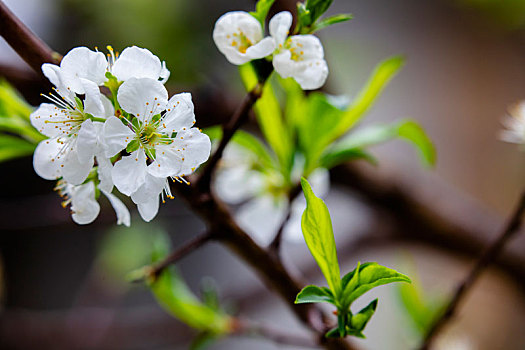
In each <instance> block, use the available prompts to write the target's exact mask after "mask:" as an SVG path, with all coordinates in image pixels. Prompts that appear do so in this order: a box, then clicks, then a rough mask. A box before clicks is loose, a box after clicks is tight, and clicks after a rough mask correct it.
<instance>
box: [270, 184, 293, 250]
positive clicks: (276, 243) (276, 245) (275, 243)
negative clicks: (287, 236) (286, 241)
mask: <svg viewBox="0 0 525 350" xmlns="http://www.w3.org/2000/svg"><path fill="white" fill-rule="evenodd" d="M299 193H301V185H300V184H298V185H296V186H295V187H294V188H293V189H292V190H291V191H290V193H289V194H288V202H287V208H286V216H285V217H284V219H283V221H282V222H281V225H280V226H279V229H278V230H277V233H276V234H275V237H274V238H273V240H272V242H271V243H270V245H269V246H268V250H269V251H270V252H271V253H272V254H274V255H275V256H279V249H280V247H281V241H282V236H283V233H284V228H285V227H286V224H287V223H288V221H289V220H290V216H291V215H292V202H293V201H294V199H295V198H297V196H298V195H299Z"/></svg>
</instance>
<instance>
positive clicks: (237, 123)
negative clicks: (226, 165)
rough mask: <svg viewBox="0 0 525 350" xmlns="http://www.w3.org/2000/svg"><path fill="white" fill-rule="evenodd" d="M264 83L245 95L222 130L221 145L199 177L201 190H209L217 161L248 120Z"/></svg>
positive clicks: (198, 184) (198, 183)
mask: <svg viewBox="0 0 525 350" xmlns="http://www.w3.org/2000/svg"><path fill="white" fill-rule="evenodd" d="M263 85H264V82H260V83H258V84H257V85H255V87H254V88H253V89H252V90H251V91H250V92H248V94H246V97H244V100H243V101H242V103H241V105H240V106H239V107H238V108H237V110H236V111H235V113H234V114H233V116H232V118H231V120H230V121H229V122H228V124H226V125H225V126H224V128H223V130H222V139H221V141H220V143H219V146H218V147H217V150H216V151H215V153H214V154H213V155H212V156H211V158H210V159H209V160H208V162H207V163H206V166H205V167H204V169H203V170H202V172H201V174H200V177H199V178H198V179H197V186H199V187H200V189H201V192H209V190H210V183H211V175H212V174H213V170H214V169H215V167H216V166H217V163H218V162H219V160H220V159H221V157H222V153H223V152H224V149H225V148H226V146H227V145H228V143H229V142H230V140H231V138H232V137H233V135H234V134H235V132H236V131H237V130H238V129H239V128H240V127H241V125H243V124H244V123H245V122H246V121H247V120H248V116H249V112H250V110H251V109H252V107H253V105H254V104H255V102H257V100H258V99H259V97H261V94H262V86H263Z"/></svg>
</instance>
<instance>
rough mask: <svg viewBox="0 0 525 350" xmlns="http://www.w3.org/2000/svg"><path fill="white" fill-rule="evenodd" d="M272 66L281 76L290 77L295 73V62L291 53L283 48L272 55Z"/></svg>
mask: <svg viewBox="0 0 525 350" xmlns="http://www.w3.org/2000/svg"><path fill="white" fill-rule="evenodd" d="M272 62H273V68H275V71H276V72H277V73H279V75H280V76H281V77H283V78H290V77H292V76H293V75H294V74H295V70H296V64H297V62H295V61H293V60H292V53H291V52H290V51H288V50H285V51H283V52H281V53H279V54H277V55H274V56H273V61H272Z"/></svg>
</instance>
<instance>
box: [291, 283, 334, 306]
mask: <svg viewBox="0 0 525 350" xmlns="http://www.w3.org/2000/svg"><path fill="white" fill-rule="evenodd" d="M295 303H296V304H304V303H331V304H334V303H335V301H334V296H333V294H332V292H331V291H330V290H329V289H328V288H322V287H318V286H314V285H310V286H306V287H304V288H303V289H302V290H301V291H300V292H299V294H297V297H296V299H295Z"/></svg>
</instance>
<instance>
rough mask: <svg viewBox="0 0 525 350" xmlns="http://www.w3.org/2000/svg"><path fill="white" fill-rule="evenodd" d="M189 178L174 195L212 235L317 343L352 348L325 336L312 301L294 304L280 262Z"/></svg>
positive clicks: (291, 284)
mask: <svg viewBox="0 0 525 350" xmlns="http://www.w3.org/2000/svg"><path fill="white" fill-rule="evenodd" d="M193 183H194V181H192V185H191V186H185V185H180V184H178V185H176V187H175V190H176V192H177V195H178V196H179V197H181V198H183V199H184V200H186V201H187V202H188V204H189V205H190V206H191V208H192V209H193V210H194V212H195V213H197V214H198V215H200V216H201V217H202V218H203V219H204V220H205V221H206V222H207V223H208V226H209V230H210V231H212V232H214V235H213V239H215V240H217V241H219V242H221V243H222V244H224V245H226V246H227V247H228V248H229V249H230V250H231V251H233V252H234V253H235V254H237V255H238V256H239V257H240V258H241V259H242V260H243V261H245V262H246V263H247V264H248V265H249V266H251V267H252V268H253V269H254V270H255V271H256V272H257V273H258V275H259V276H260V277H261V279H262V280H263V281H264V282H265V284H266V285H267V286H268V287H270V288H271V289H273V290H274V291H275V292H276V293H277V294H278V295H279V296H281V298H282V299H283V300H284V301H285V302H286V303H287V305H288V306H289V307H290V309H291V311H292V312H293V313H294V314H295V315H296V316H297V317H298V318H299V319H300V320H301V321H302V322H303V323H304V324H305V325H307V326H309V327H310V328H311V329H312V330H313V331H315V332H316V333H317V334H318V335H319V344H320V345H322V346H324V347H325V348H326V349H331V350H336V349H352V347H350V345H348V343H346V342H345V341H344V340H341V339H326V338H324V333H325V332H326V331H327V329H328V328H330V326H331V324H328V322H327V320H326V317H325V315H323V313H322V312H321V311H320V309H318V308H317V307H315V306H313V305H306V304H304V305H294V300H295V297H296V295H297V293H299V291H300V290H301V286H300V285H299V284H298V283H297V282H296V281H295V280H294V279H293V278H292V277H291V276H290V274H289V273H288V272H287V271H286V269H285V267H284V266H283V264H282V263H281V262H280V261H279V260H278V259H275V258H274V257H273V255H271V254H270V253H268V252H267V251H266V250H264V249H263V248H261V247H260V246H259V245H257V244H256V243H255V242H254V241H253V240H252V238H251V237H250V236H249V235H248V234H246V233H245V232H244V231H243V230H242V229H241V228H240V227H239V226H238V225H237V224H236V223H235V221H234V219H233V218H232V216H231V214H230V212H229V211H228V210H227V208H226V207H225V206H224V204H222V203H221V202H219V201H218V200H217V199H216V198H215V197H214V196H213V194H211V193H209V192H208V193H202V192H200V189H199V188H198V187H197V186H195V185H194V184H193Z"/></svg>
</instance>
